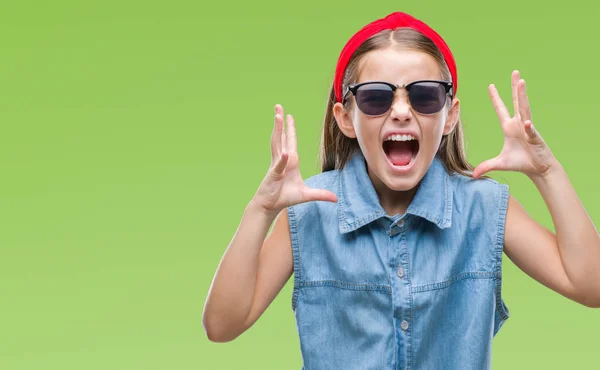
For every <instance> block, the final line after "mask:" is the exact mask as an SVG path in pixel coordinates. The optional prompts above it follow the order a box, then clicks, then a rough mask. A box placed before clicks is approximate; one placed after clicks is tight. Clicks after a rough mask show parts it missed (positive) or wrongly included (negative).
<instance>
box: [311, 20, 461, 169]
mask: <svg viewBox="0 0 600 370" xmlns="http://www.w3.org/2000/svg"><path fill="white" fill-rule="evenodd" d="M393 46H396V47H398V48H402V49H409V50H416V51H421V52H425V53H427V54H429V55H431V56H432V57H433V58H434V59H435V61H436V62H437V63H438V65H439V67H440V71H441V77H442V79H445V80H451V76H450V71H449V70H448V66H447V65H446V62H445V60H444V56H443V55H442V53H441V52H440V50H439V49H438V47H437V46H436V45H435V44H434V43H433V42H432V41H431V40H430V39H428V38H427V37H425V36H424V35H423V34H421V33H419V32H417V31H415V30H413V29H410V28H398V29H396V30H393V31H392V30H384V31H381V32H379V33H378V34H376V35H373V36H372V37H370V38H369V39H368V40H366V41H365V42H364V43H363V44H362V45H360V46H359V47H358V49H356V51H355V52H354V54H353V55H352V58H351V59H350V61H349V63H348V67H347V68H346V72H345V74H344V79H343V82H342V91H346V89H347V88H348V85H351V84H353V83H356V81H357V79H358V75H359V72H360V71H359V69H358V66H359V63H360V61H361V60H362V58H363V57H364V55H365V54H367V53H368V52H370V51H373V50H379V49H386V48H389V47H393ZM351 102H352V99H348V100H346V102H345V103H344V107H345V108H346V109H349V108H350V105H351V104H352V103H351ZM335 103H336V99H335V92H334V86H333V85H332V86H331V88H330V91H329V97H328V99H327V108H326V111H325V119H324V122H323V132H322V135H321V145H320V149H319V160H320V162H321V171H323V172H325V171H330V170H334V169H342V168H344V166H345V165H346V163H348V161H349V160H350V158H351V157H352V154H353V153H354V152H355V151H357V150H360V148H359V146H358V142H357V140H356V139H351V138H349V137H347V136H346V135H344V134H343V133H342V131H341V130H340V128H339V127H338V125H337V122H336V120H335V116H334V115H333V106H334V105H335ZM437 155H438V157H439V158H440V159H441V161H442V162H443V163H444V166H445V167H446V169H447V170H448V171H449V172H456V173H459V174H462V175H465V176H469V177H471V176H472V175H471V171H473V166H472V165H471V164H469V162H468V161H467V156H466V153H465V148H464V138H463V128H462V122H461V119H460V117H459V118H458V122H457V123H456V126H455V127H454V130H452V132H451V133H449V134H448V135H444V136H443V137H442V141H441V143H440V147H439V149H438V152H437Z"/></svg>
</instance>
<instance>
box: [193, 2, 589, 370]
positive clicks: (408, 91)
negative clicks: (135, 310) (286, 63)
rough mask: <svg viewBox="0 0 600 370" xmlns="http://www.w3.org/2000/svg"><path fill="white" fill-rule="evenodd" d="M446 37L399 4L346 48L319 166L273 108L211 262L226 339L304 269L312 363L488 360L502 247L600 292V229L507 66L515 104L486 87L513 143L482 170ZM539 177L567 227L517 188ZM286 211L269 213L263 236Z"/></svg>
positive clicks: (583, 290)
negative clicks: (505, 178)
mask: <svg viewBox="0 0 600 370" xmlns="http://www.w3.org/2000/svg"><path fill="white" fill-rule="evenodd" d="M457 92H458V81H457V73H456V65H455V62H454V59H453V56H452V53H451V51H450V49H449V48H448V46H447V45H446V43H445V42H444V40H443V39H442V38H441V37H440V36H439V35H438V34H437V33H436V32H435V31H434V30H432V29H431V28H430V27H429V26H427V25H426V24H424V23H423V22H421V21H419V20H417V19H415V18H413V17H411V16H410V15H408V14H405V13H393V14H390V15H388V16H387V17H385V18H382V19H379V20H376V21H374V22H372V23H370V24H368V25H367V26H365V27H364V28H362V29H361V30H360V31H358V32H357V33H356V34H355V35H354V36H353V37H352V38H351V39H350V40H349V41H348V43H347V44H346V46H345V47H344V49H343V50H342V52H341V55H340V57H339V60H338V65H337V68H336V74H335V79H334V82H333V86H332V88H331V92H330V97H329V100H328V103H327V110H326V113H325V123H324V128H323V136H322V142H321V153H320V154H321V161H322V170H323V172H322V173H321V174H318V175H316V176H313V177H311V178H309V179H307V180H306V181H304V180H303V179H302V177H301V175H300V172H299V170H298V168H299V165H298V154H297V152H296V133H295V128H294V120H293V118H292V116H290V115H288V116H287V120H286V122H287V125H286V129H284V122H283V121H284V112H283V108H282V107H281V106H279V105H277V106H276V107H275V126H274V129H273V135H272V137H271V151H272V160H271V167H270V169H269V171H268V173H267V175H266V177H265V178H264V180H263V182H262V183H261V184H260V187H259V188H258V191H257V192H256V194H255V196H254V197H253V199H252V200H251V201H250V202H249V203H248V205H247V207H246V210H245V213H244V215H243V217H242V220H241V223H240V226H239V228H238V230H237V232H236V234H235V236H234V237H233V240H232V241H231V244H230V245H229V247H228V248H227V250H226V252H225V254H224V256H223V259H222V261H221V263H220V265H219V267H218V269H217V272H216V275H215V277H214V281H213V283H212V286H211V289H210V291H209V295H208V298H207V301H206V306H205V308H204V313H203V323H204V327H205V330H206V332H207V334H208V337H209V339H210V340H212V341H215V342H225V341H230V340H233V339H234V338H236V337H237V336H239V335H240V334H241V333H243V332H244V331H245V330H247V329H248V328H249V327H250V326H251V325H253V323H254V322H255V321H256V320H257V319H258V318H259V317H260V315H261V314H262V313H263V312H264V311H265V309H266V308H267V307H268V306H269V304H270V303H271V302H272V301H273V299H274V298H275V296H276V295H277V294H278V292H279V291H280V290H281V288H282V287H283V286H284V285H285V283H286V281H287V280H288V279H289V277H290V276H291V275H292V274H294V288H293V298H292V307H293V310H294V312H295V317H296V325H297V329H298V332H299V337H300V344H301V350H302V358H303V362H304V369H306V370H321V369H344V370H349V369H360V370H367V369H373V370H382V369H415V370H426V369H427V370H429V369H431V370H434V369H435V370H439V369H461V370H464V369H477V370H480V369H487V368H489V367H490V362H491V348H492V346H491V343H492V338H493V337H494V336H495V334H496V333H497V332H498V330H499V329H500V327H501V326H502V325H503V323H504V322H505V321H506V319H507V318H508V316H509V313H508V309H507V307H506V306H505V304H504V302H503V300H502V295H501V286H502V268H501V262H502V252H504V253H506V254H507V256H508V257H509V258H510V259H511V260H512V261H514V263H515V264H516V265H517V266H518V267H519V268H521V269H522V270H523V271H524V272H525V273H527V274H529V275H530V276H531V277H532V278H534V279H536V280H537V281H539V282H540V283H542V284H544V285H546V286H547V287H548V288H550V289H552V290H555V291H556V292H558V293H560V294H562V295H564V296H565V297H567V298H569V299H572V300H574V301H576V302H579V303H581V304H583V305H586V306H589V307H599V306H600V237H599V235H598V232H597V230H596V228H595V226H594V224H593V222H592V220H590V218H589V217H588V215H587V213H586V211H585V209H584V207H583V206H582V205H581V203H580V201H579V199H578V197H577V195H576V193H575V191H574V190H573V187H572V186H571V184H570V182H569V180H568V178H567V175H566V174H565V171H564V169H563V168H562V167H561V165H560V163H559V162H558V161H557V160H556V158H555V157H554V156H553V154H552V152H551V151H550V149H549V148H548V147H547V146H546V144H545V142H544V141H543V139H542V138H541V136H540V135H539V133H538V132H537V131H536V130H535V129H534V126H533V124H532V118H531V111H530V108H529V102H528V98H527V94H526V89H525V81H524V80H522V79H521V78H520V76H519V73H518V72H517V71H515V72H513V74H512V95H513V106H514V115H513V116H511V115H510V114H509V112H508V110H507V108H506V107H505V105H504V103H503V102H502V100H501V99H500V97H499V95H498V92H497V90H496V88H495V87H494V86H493V85H490V87H489V93H490V96H491V99H492V102H493V105H494V107H495V110H496V113H497V114H498V118H499V120H500V123H501V126H502V131H503V132H504V147H503V148H502V151H501V153H500V154H499V155H498V156H497V157H496V158H493V159H490V160H487V161H485V162H483V163H481V164H480V165H479V166H477V168H475V169H473V167H471V166H470V165H469V163H468V162H467V159H466V155H465V152H464V149H463V133H462V127H461V121H460V118H459V111H460V101H459V99H458V98H457ZM492 170H506V171H520V172H522V173H524V174H526V175H527V176H528V177H529V178H530V179H531V180H532V181H533V182H534V183H535V185H536V186H537V188H538V189H539V191H540V193H541V195H542V196H543V198H544V200H545V202H546V204H547V206H548V209H549V211H550V213H551V215H552V219H553V221H554V226H555V228H556V235H555V234H554V233H552V232H550V231H549V230H547V229H545V228H544V227H542V226H540V225H539V224H538V223H537V222H535V221H534V220H532V219H531V218H530V217H529V216H528V215H527V213H526V212H525V211H524V210H523V208H522V207H521V206H520V205H519V203H518V202H517V201H516V200H515V199H514V198H513V197H512V196H510V195H509V193H508V187H507V186H506V185H503V184H499V183H497V182H496V181H494V180H491V179H488V178H485V177H482V175H483V174H485V173H487V172H488V171H492ZM274 220H275V223H274V226H273V229H272V230H271V232H270V233H269V234H268V236H267V237H266V238H265V235H266V234H267V231H268V229H269V227H270V226H271V224H272V222H273V221H274Z"/></svg>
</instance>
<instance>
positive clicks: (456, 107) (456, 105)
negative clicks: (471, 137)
mask: <svg viewBox="0 0 600 370" xmlns="http://www.w3.org/2000/svg"><path fill="white" fill-rule="evenodd" d="M451 104H452V106H451V107H450V109H449V110H448V116H447V117H446V123H444V136H446V135H448V134H449V133H451V132H452V130H454V127H455V126H456V124H457V123H458V117H460V100H458V99H457V98H454V99H452V103H451Z"/></svg>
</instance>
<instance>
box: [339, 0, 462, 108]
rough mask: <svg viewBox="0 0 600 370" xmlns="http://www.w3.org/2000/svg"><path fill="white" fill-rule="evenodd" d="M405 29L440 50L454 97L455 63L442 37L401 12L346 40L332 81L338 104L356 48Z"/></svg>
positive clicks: (369, 26) (455, 85) (379, 20)
mask: <svg viewBox="0 0 600 370" xmlns="http://www.w3.org/2000/svg"><path fill="white" fill-rule="evenodd" d="M401 27H407V28H412V29H413V30H415V31H418V32H420V33H422V34H423V35H425V36H426V37H427V38H429V39H430V40H431V41H433V43H434V44H435V45H436V46H437V47H438V49H440V51H441V52H442V55H443V56H444V59H445V60H446V64H447V65H448V69H449V70H450V75H451V76H452V83H453V90H454V95H455V96H456V91H457V89H458V76H457V74H456V62H455V61H454V57H453V56H452V52H451V51H450V48H449V47H448V45H446V42H445V41H444V39H442V37H441V36H440V35H439V34H438V33H437V32H435V31H434V30H433V29H432V28H431V27H429V26H428V25H426V24H425V23H423V22H422V21H420V20H418V19H416V18H414V17H412V16H410V15H408V14H406V13H401V12H395V13H392V14H390V15H388V16H387V17H385V18H381V19H378V20H376V21H374V22H371V23H369V24H367V25H366V26H364V27H363V28H362V29H361V30H360V31H358V32H357V33H356V34H354V36H352V37H351V38H350V40H348V42H347V43H346V46H344V48H343V49H342V53H341V54H340V58H339V59H338V64H337V67H336V69H335V78H334V80H333V85H334V87H335V98H336V100H337V101H338V102H341V101H342V80H343V78H344V73H345V72H346V67H347V66H348V62H349V61H350V58H351V57H352V54H354V52H355V51H356V49H358V47H359V46H360V45H361V44H362V43H363V42H365V41H366V40H367V39H368V38H369V37H371V36H373V35H375V34H377V33H379V32H381V31H383V30H394V29H396V28H401Z"/></svg>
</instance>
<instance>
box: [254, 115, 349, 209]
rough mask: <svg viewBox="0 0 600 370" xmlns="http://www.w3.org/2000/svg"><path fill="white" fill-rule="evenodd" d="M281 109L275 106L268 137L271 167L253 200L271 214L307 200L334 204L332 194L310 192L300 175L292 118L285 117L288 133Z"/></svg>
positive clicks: (318, 191)
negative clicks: (270, 131)
mask: <svg viewBox="0 0 600 370" xmlns="http://www.w3.org/2000/svg"><path fill="white" fill-rule="evenodd" d="M283 117H284V114H283V108H282V107H281V105H279V104H277V105H276V106H275V125H274V127H273V133H272V135H271V166H270V168H269V171H268V172H267V175H266V176H265V178H264V179H263V181H262V182H261V184H260V186H259V188H258V190H257V192H256V194H255V195H254V198H253V199H252V201H253V202H254V203H255V204H257V205H259V206H261V207H262V208H264V210H265V211H267V212H269V213H271V212H272V213H273V214H277V213H279V212H280V211H281V210H282V209H284V208H286V207H289V206H292V205H295V204H299V203H304V202H309V201H317V200H321V201H329V202H337V197H336V195H335V194H334V193H332V192H330V191H328V190H323V189H312V188H309V187H308V186H306V185H305V184H304V181H303V180H302V176H301V175H300V169H299V159H298V152H297V145H296V128H295V126H294V118H293V117H292V116H291V115H289V114H288V115H287V127H286V128H287V130H286V129H284V125H283Z"/></svg>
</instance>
